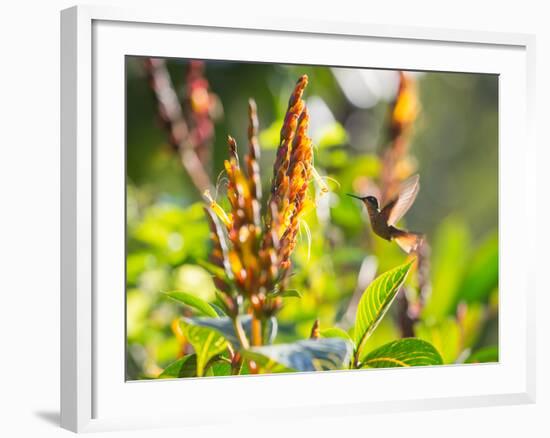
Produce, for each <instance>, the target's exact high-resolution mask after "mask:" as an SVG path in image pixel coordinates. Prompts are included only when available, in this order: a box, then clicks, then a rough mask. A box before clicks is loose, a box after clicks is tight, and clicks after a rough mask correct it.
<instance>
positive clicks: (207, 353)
mask: <svg viewBox="0 0 550 438" xmlns="http://www.w3.org/2000/svg"><path fill="white" fill-rule="evenodd" d="M182 320H183V321H182V328H183V333H184V335H185V336H186V337H187V339H188V341H189V343H190V344H191V345H192V346H193V348H194V350H195V354H196V356H197V367H196V369H197V376H198V377H202V376H204V372H205V371H206V365H207V364H208V362H209V361H210V359H212V358H213V357H214V356H217V355H218V354H220V353H222V352H223V351H224V350H225V349H226V348H227V342H226V340H225V338H224V337H223V336H222V335H220V334H219V333H218V332H217V331H216V330H213V329H211V328H208V327H201V326H198V325H193V324H188V323H186V322H185V319H184V318H182Z"/></svg>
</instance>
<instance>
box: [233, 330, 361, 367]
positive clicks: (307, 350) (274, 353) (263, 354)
mask: <svg viewBox="0 0 550 438" xmlns="http://www.w3.org/2000/svg"><path fill="white" fill-rule="evenodd" d="M352 352H353V346H352V344H351V343H350V342H349V341H346V340H344V339H341V338H323V339H307V340H304V341H298V342H294V343H292V344H278V345H271V346H265V347H253V348H250V349H249V350H246V351H244V355H245V357H247V358H249V359H252V360H254V361H256V363H258V364H259V365H260V366H261V367H262V368H264V369H265V371H266V372H274V373H277V372H289V371H326V370H336V369H341V368H345V367H346V365H347V364H348V363H349V361H350V360H351V355H352Z"/></svg>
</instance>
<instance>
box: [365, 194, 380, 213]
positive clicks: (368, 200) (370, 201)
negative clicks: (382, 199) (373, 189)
mask: <svg viewBox="0 0 550 438" xmlns="http://www.w3.org/2000/svg"><path fill="white" fill-rule="evenodd" d="M363 201H364V202H366V203H368V204H369V205H370V206H371V207H373V208H375V209H377V210H378V199H376V197H374V196H365V197H364V198H363Z"/></svg>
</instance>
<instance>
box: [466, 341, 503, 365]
mask: <svg viewBox="0 0 550 438" xmlns="http://www.w3.org/2000/svg"><path fill="white" fill-rule="evenodd" d="M487 362H498V347H497V346H496V345H492V346H490V347H483V348H480V349H479V350H477V351H474V352H473V353H472V354H471V355H470V356H469V357H468V359H466V361H465V363H487Z"/></svg>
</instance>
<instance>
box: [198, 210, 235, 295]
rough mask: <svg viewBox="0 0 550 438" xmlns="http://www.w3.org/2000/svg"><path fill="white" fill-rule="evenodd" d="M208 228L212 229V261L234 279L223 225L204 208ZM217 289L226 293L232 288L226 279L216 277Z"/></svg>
mask: <svg viewBox="0 0 550 438" xmlns="http://www.w3.org/2000/svg"><path fill="white" fill-rule="evenodd" d="M204 211H205V213H206V218H207V220H208V226H209V227H210V239H211V240H212V246H213V248H212V252H211V253H210V261H211V262H212V263H213V264H214V265H216V266H218V267H220V268H223V270H224V271H225V275H226V276H227V278H228V279H229V280H232V279H233V271H232V270H231V266H230V265H229V259H228V256H227V254H228V248H227V242H226V239H225V235H224V233H223V230H222V225H221V224H220V222H219V220H218V216H217V215H216V214H215V213H214V212H213V211H212V210H211V209H210V208H208V207H204ZM214 283H215V285H216V287H217V288H218V289H219V290H221V291H224V292H228V291H229V290H230V286H229V285H228V284H227V283H226V282H225V279H222V278H218V277H217V276H216V277H214Z"/></svg>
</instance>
